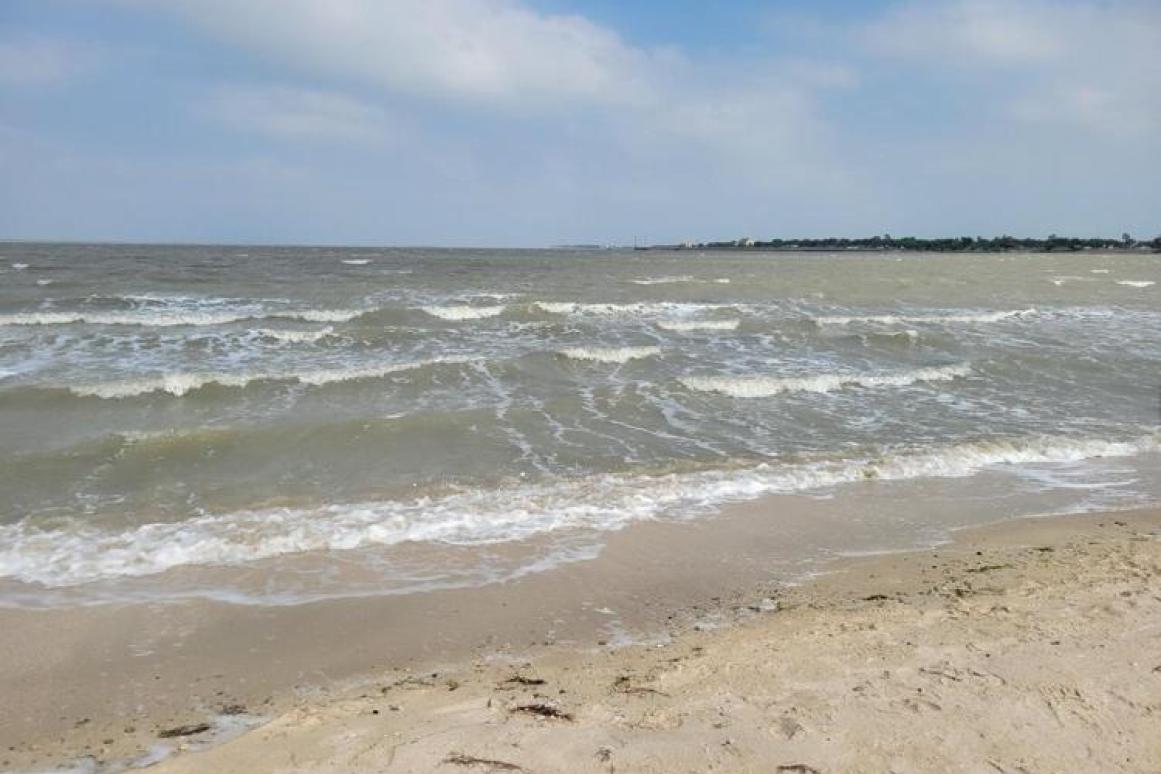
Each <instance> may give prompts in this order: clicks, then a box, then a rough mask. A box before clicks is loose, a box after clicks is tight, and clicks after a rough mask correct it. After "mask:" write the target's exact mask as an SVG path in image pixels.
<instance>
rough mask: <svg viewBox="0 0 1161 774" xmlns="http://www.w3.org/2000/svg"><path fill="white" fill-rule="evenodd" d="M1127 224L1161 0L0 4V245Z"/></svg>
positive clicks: (1159, 120)
mask: <svg viewBox="0 0 1161 774" xmlns="http://www.w3.org/2000/svg"><path fill="white" fill-rule="evenodd" d="M1126 231H1127V232H1129V233H1131V234H1132V235H1133V236H1136V237H1138V238H1152V237H1154V236H1157V235H1158V234H1161V2H1157V0H1123V1H1122V0H1076V1H1074V0H887V1H882V2H879V1H876V0H867V1H865V2H854V0H847V1H846V2H841V1H839V0H813V1H810V0H798V1H797V2H791V1H790V0H782V1H777V0H767V1H766V2H759V0H735V1H733V2H727V1H725V0H723V2H717V3H707V2H704V0H669V1H668V2H664V1H662V0H638V1H636V2H634V1H633V0H592V1H591V2H580V1H579V0H325V1H324V0H245V1H244V2H238V1H237V0H2V2H0V238H6V239H61V240H82V241H84V240H94V241H96V240H102V241H119V240H124V241H160V242H244V243H254V242H258V243H281V244H375V245H449V246H469V245H475V246H540V245H553V244H569V243H616V244H627V243H631V242H632V241H633V240H634V239H638V240H641V241H644V242H653V243H658V242H676V241H684V240H695V241H703V240H716V239H733V238H738V237H745V236H748V237H753V238H755V239H768V238H771V237H783V238H792V237H812V236H814V237H817V236H829V235H835V236H863V235H873V234H882V233H890V234H892V235H894V236H897V237H898V236H907V235H914V236H943V235H950V236H994V235H1000V234H1005V233H1007V234H1013V235H1021V236H1023V235H1029V236H1045V235H1047V234H1049V233H1057V234H1061V235H1065V234H1067V235H1084V236H1115V237H1119V236H1120V235H1121V233H1122V232H1126Z"/></svg>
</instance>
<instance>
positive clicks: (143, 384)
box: [68, 357, 471, 399]
mask: <svg viewBox="0 0 1161 774" xmlns="http://www.w3.org/2000/svg"><path fill="white" fill-rule="evenodd" d="M470 360H471V359H470V358H455V357H448V358H433V359H431V360H419V361H414V362H406V363H385V364H382V365H371V366H349V367H340V368H323V369H316V370H308V371H270V372H242V373H216V372H186V373H171V374H161V375H158V376H144V377H140V378H137V379H126V380H122V381H111V382H98V383H96V384H81V385H73V386H70V387H69V388H68V390H69V392H71V393H73V394H74V395H79V396H82V397H95V398H107V399H117V398H132V397H135V396H137V395H147V394H149V393H152V392H164V393H168V394H170V395H173V396H176V397H181V396H183V395H186V394H187V393H190V392H193V391H194V390H200V389H202V388H203V387H209V386H211V385H217V386H221V387H247V386H249V385H251V384H254V383H256V382H292V383H294V382H296V383H299V384H306V385H310V386H312V387H319V386H322V385H325V384H332V383H335V382H346V381H353V380H357V379H377V378H381V377H384V376H387V375H389V374H393V373H398V372H400V371H411V370H415V369H417V368H423V367H424V366H430V365H443V364H457V363H466V362H470Z"/></svg>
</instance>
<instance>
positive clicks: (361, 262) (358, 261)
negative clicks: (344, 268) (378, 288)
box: [343, 258, 371, 266]
mask: <svg viewBox="0 0 1161 774" xmlns="http://www.w3.org/2000/svg"><path fill="white" fill-rule="evenodd" d="M370 262H371V259H370V258H344V259H343V263H345V264H347V265H348V266H366V265H367V264H369V263H370Z"/></svg>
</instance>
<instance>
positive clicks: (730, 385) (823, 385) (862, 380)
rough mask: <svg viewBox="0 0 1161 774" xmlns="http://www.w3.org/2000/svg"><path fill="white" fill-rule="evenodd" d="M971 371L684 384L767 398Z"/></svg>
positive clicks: (699, 379)
mask: <svg viewBox="0 0 1161 774" xmlns="http://www.w3.org/2000/svg"><path fill="white" fill-rule="evenodd" d="M970 373H971V366H970V365H968V364H967V363H960V364H957V365H950V366H939V367H936V368H918V369H915V370H913V371H901V372H898V373H887V374H815V375H813V376H791V377H773V376H687V377H685V378H683V379H681V380H680V381H681V383H682V385H684V386H685V387H687V388H689V389H691V390H697V391H699V392H717V393H721V394H722V395H729V396H730V397H733V398H767V397H770V396H772V395H778V394H780V393H784V392H833V391H835V390H840V389H842V388H844V387H905V386H907V385H909V384H915V383H917V382H941V381H948V380H951V379H958V378H961V377H964V376H967V375H968V374H970Z"/></svg>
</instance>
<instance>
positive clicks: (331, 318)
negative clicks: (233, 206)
mask: <svg viewBox="0 0 1161 774" xmlns="http://www.w3.org/2000/svg"><path fill="white" fill-rule="evenodd" d="M368 311H370V310H367V309H303V310H287V311H264V312H263V311H221V312H216V311H196V310H184V311H170V312H167V311H145V310H141V311H137V310H134V311H125V312H81V311H75V312H17V313H13V314H0V326H15V325H75V324H77V323H84V324H87V325H134V326H142V327H162V328H164V327H174V326H179V325H191V326H201V325H226V324H228V323H234V322H241V321H242V320H266V319H288V320H304V321H306V322H329V323H335V322H347V321H349V320H353V319H355V318H356V317H360V316H362V315H364V314H366V313H367V312H368Z"/></svg>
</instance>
